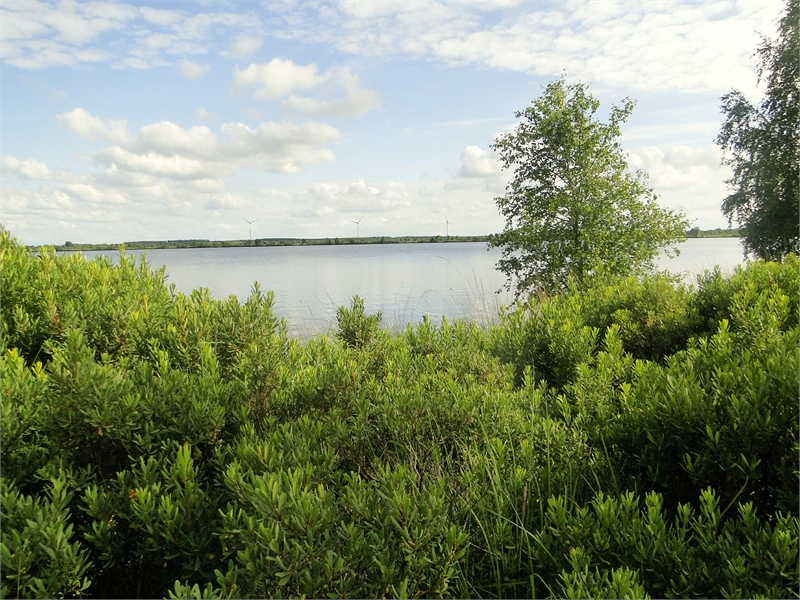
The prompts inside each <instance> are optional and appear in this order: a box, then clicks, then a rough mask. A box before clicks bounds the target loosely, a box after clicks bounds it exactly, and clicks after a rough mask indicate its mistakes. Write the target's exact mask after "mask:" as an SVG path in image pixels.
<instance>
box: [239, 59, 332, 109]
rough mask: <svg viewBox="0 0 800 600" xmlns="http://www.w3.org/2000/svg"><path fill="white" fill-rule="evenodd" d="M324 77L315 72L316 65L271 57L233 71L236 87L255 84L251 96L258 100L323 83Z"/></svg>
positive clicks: (271, 98) (270, 98)
mask: <svg viewBox="0 0 800 600" xmlns="http://www.w3.org/2000/svg"><path fill="white" fill-rule="evenodd" d="M325 80H326V78H325V77H324V76H322V75H320V74H319V73H318V72H317V65H314V64H311V65H305V66H302V65H296V64H294V63H293V62H292V61H291V60H282V59H280V58H273V59H272V60H271V61H270V62H268V63H261V64H256V63H252V64H251V65H250V66H248V67H247V68H245V69H242V70H239V68H238V67H237V68H236V69H234V71H233V81H234V84H235V85H236V87H239V88H245V87H249V86H256V88H257V89H256V91H255V92H254V93H253V97H254V98H257V99H259V100H274V99H275V98H279V97H281V96H285V95H286V94H290V93H291V92H293V91H294V90H309V89H311V88H314V87H317V86H318V85H319V84H321V83H323V82H324V81H325Z"/></svg>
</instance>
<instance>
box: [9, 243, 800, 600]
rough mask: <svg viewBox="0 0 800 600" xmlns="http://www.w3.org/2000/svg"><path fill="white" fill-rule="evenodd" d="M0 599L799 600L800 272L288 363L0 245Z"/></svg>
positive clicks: (739, 276)
mask: <svg viewBox="0 0 800 600" xmlns="http://www.w3.org/2000/svg"><path fill="white" fill-rule="evenodd" d="M1 235H2V239H1V240H0V244H1V246H0V253H1V254H0V257H1V259H2V291H3V296H2V310H1V311H0V316H1V317H2V318H1V319H0V327H1V328H0V335H2V346H3V355H2V358H0V381H2V392H3V394H2V441H3V444H2V449H1V450H2V545H1V546H0V550H2V557H1V558H2V588H0V592H1V593H2V596H3V597H62V596H70V597H72V596H87V597H160V596H161V597H163V596H168V597H178V598H190V597H192V598H201V597H207V598H214V597H217V598H221V597H272V596H287V595H291V596H303V595H305V596H308V597H339V596H350V597H383V596H403V597H434V596H437V597H438V596H458V597H477V596H481V597H523V596H525V597H630V598H634V597H644V596H646V595H650V596H653V597H691V596H707V597H748V596H749V597H752V596H765V597H797V595H798V565H797V557H798V520H797V506H798V458H797V457H798V402H797V381H798V316H797V315H798V310H797V298H798V287H799V286H798V266H799V265H798V261H797V259H796V258H794V257H790V258H789V259H787V260H786V261H785V262H784V263H783V264H774V263H763V262H759V263H754V264H752V265H750V266H749V267H748V268H747V269H742V270H739V271H737V272H736V273H735V274H734V275H733V276H732V277H730V278H724V277H722V276H721V275H720V274H719V273H710V274H708V275H707V276H706V277H705V278H703V279H702V280H701V281H700V283H699V286H698V289H697V290H694V289H690V288H685V287H681V286H677V285H675V284H674V283H673V282H672V281H670V280H668V279H666V278H664V277H653V278H648V279H645V280H644V281H639V280H635V279H622V280H619V279H618V280H608V281H602V282H597V283H596V284H595V285H593V286H592V287H591V288H590V289H589V290H587V291H585V292H583V293H579V292H578V291H577V290H570V291H567V292H566V293H565V294H563V295H559V296H553V297H550V298H539V299H536V300H534V301H532V302H531V303H530V304H529V305H527V306H524V307H523V306H520V307H517V308H516V309H515V310H513V311H509V312H508V313H507V314H506V315H504V316H503V317H502V318H501V319H500V322H499V323H498V324H497V325H496V326H495V327H493V328H491V329H490V330H484V329H481V328H479V327H477V326H474V325H471V324H468V323H462V322H455V323H451V322H448V321H443V322H442V323H441V325H434V324H433V323H431V322H430V321H427V320H426V321H424V322H423V323H421V324H420V325H419V326H417V327H409V328H408V329H407V330H406V331H405V333H403V334H401V335H396V336H392V335H389V334H388V333H387V332H385V331H384V330H382V329H380V327H379V324H380V315H370V314H368V311H367V310H366V307H365V306H364V304H363V302H361V301H360V300H359V299H355V300H354V302H353V305H352V306H351V307H350V308H345V307H343V308H342V309H340V310H339V313H338V321H339V330H338V332H337V334H336V335H335V336H334V337H331V338H327V337H319V338H316V339H312V340H310V341H308V342H306V343H300V342H297V341H295V340H290V339H288V338H287V336H286V333H285V331H286V328H285V326H284V324H283V323H282V321H281V320H280V319H278V318H277V317H276V316H275V315H274V313H273V310H272V296H271V294H263V293H262V292H261V291H260V290H259V289H258V288H257V287H256V288H254V290H253V294H252V295H251V297H250V298H249V299H248V301H247V302H246V303H244V304H243V305H240V304H239V303H238V302H237V301H236V300H235V298H232V299H229V300H226V301H216V300H212V299H211V298H210V296H209V295H208V292H204V291H196V292H194V293H193V294H192V295H190V296H185V295H182V294H178V293H176V292H175V290H174V289H173V288H171V287H170V286H168V285H167V284H166V283H165V277H164V273H163V272H162V271H155V272H154V271H152V270H150V269H149V267H148V266H147V265H146V264H144V263H139V264H137V263H136V262H135V261H134V260H133V259H131V258H129V257H124V256H123V257H121V259H120V262H119V265H118V266H112V265H111V263H110V262H109V261H107V260H106V259H98V260H96V261H93V262H87V261H85V260H83V259H81V258H80V257H79V256H69V257H65V256H56V255H54V254H53V253H48V252H45V253H41V254H38V255H32V254H30V253H29V252H28V251H27V250H26V249H25V248H23V247H22V246H20V245H19V244H18V243H17V242H16V241H15V240H14V239H13V238H11V237H10V236H9V235H8V233H7V232H2V234H1Z"/></svg>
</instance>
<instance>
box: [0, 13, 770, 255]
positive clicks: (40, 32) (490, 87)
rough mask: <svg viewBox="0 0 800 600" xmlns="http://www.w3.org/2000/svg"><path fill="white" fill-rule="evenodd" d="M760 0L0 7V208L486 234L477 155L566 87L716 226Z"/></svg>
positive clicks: (493, 175) (485, 172) (660, 184)
mask: <svg viewBox="0 0 800 600" xmlns="http://www.w3.org/2000/svg"><path fill="white" fill-rule="evenodd" d="M782 7H783V3H782V2H781V1H780V0H764V1H724V2H717V1H709V2H679V1H674V2H658V1H648V2H630V1H628V2H615V1H599V2H584V1H570V2H544V1H542V2H539V1H527V2H516V1H513V0H512V1H496V2H492V1H485V2H481V1H475V2H464V1H453V2H451V1H448V0H441V1H439V2H432V1H414V0H403V1H402V2H391V1H379V0H367V1H355V2H349V1H342V2H331V3H324V2H283V3H282V2H274V1H273V2H263V3H258V2H226V1H219V2H217V1H206V2H150V3H135V2H134V3H124V2H72V1H64V2H53V3H48V2H36V1H34V0H25V1H21V2H19V1H14V0H3V2H2V5H0V27H2V30H1V31H0V36H1V39H0V57H1V59H2V136H1V139H0V143H1V144H2V148H0V156H1V157H2V190H1V192H2V210H1V212H2V214H1V215H0V221H1V222H2V224H3V225H5V226H6V227H7V228H8V229H10V230H11V232H12V234H14V235H15V236H17V237H18V238H19V239H20V240H21V241H23V242H24V243H30V244H39V243H63V242H64V241H65V240H70V241H73V242H121V241H132V240H156V239H186V238H208V239H241V238H246V237H247V235H248V229H247V224H246V223H245V222H244V220H243V219H244V218H247V219H250V220H253V219H258V222H256V223H255V224H254V225H253V236H254V237H328V236H340V237H343V236H352V235H355V233H356V226H355V225H354V224H353V223H352V222H351V221H354V220H358V219H361V218H362V217H363V219H362V220H361V234H362V235H415V234H420V235H436V234H442V235H443V234H444V233H445V226H446V225H445V219H448V220H449V221H450V223H451V225H450V233H451V234H463V235H469V234H486V233H491V232H496V231H500V230H501V229H502V225H503V223H502V220H501V219H500V217H499V216H498V213H497V210H496V207H495V204H494V200H493V199H494V197H496V196H497V195H500V194H502V192H503V189H504V186H505V184H506V182H507V177H508V174H507V172H504V171H502V170H501V169H500V165H499V164H498V162H497V161H496V159H495V157H494V155H493V154H492V152H491V148H490V145H491V143H492V141H493V140H494V138H495V136H497V135H498V134H499V133H502V132H505V131H509V130H510V129H511V128H512V127H513V126H514V122H515V120H514V112H515V111H518V110H521V109H523V108H525V107H526V106H528V105H529V104H530V102H531V101H532V100H533V99H534V98H535V97H537V96H538V95H540V94H541V92H542V89H543V86H544V85H546V84H547V83H548V82H549V81H551V80H553V79H555V78H557V77H558V76H559V75H560V74H561V73H562V72H565V73H566V74H567V76H568V79H569V80H571V81H576V80H579V81H581V82H583V83H585V84H588V85H589V86H590V91H591V92H592V93H593V94H595V95H596V96H597V97H598V98H599V99H600V100H601V102H602V107H601V112H602V113H603V114H602V116H603V119H605V116H606V114H607V110H608V108H609V107H610V106H611V105H612V104H613V103H617V102H619V101H620V100H621V99H622V98H625V97H628V96H629V97H632V98H635V99H637V101H638V105H637V107H636V109H635V111H634V114H633V116H632V117H631V119H630V120H629V122H628V123H627V124H626V126H625V128H624V136H623V145H624V147H625V149H626V151H627V152H629V153H630V157H629V162H630V164H631V165H632V167H634V168H641V169H643V170H644V171H646V172H647V173H649V175H650V185H651V186H652V187H653V188H654V190H655V191H656V192H657V193H658V194H659V195H660V201H661V202H662V203H663V204H664V205H665V206H669V207H672V208H681V209H683V210H684V211H685V212H686V213H687V214H688V216H689V217H690V218H691V219H692V220H693V221H694V224H695V225H697V226H700V227H702V228H711V227H719V226H725V225H726V221H725V220H724V219H723V217H722V216H721V215H720V212H719V205H720V202H721V201H722V199H723V197H724V196H725V195H726V187H725V184H724V180H725V179H726V178H727V177H728V172H727V171H726V169H725V168H723V167H721V166H720V164H719V162H720V154H719V151H718V149H717V148H716V147H715V146H714V144H713V140H714V137H715V136H716V133H717V131H718V129H719V126H720V124H721V122H722V116H721V115H720V113H719V97H720V96H721V95H722V94H724V93H725V92H727V91H728V90H730V89H731V88H738V89H740V90H741V91H742V92H744V93H745V94H746V95H747V96H748V97H750V98H751V99H753V100H757V99H758V98H759V97H760V91H759V89H758V88H757V87H756V62H755V59H754V58H753V56H752V54H753V52H754V50H755V49H756V47H757V45H758V43H759V32H760V33H762V34H765V35H767V36H774V35H775V30H776V20H777V19H778V18H779V17H780V14H781V10H782Z"/></svg>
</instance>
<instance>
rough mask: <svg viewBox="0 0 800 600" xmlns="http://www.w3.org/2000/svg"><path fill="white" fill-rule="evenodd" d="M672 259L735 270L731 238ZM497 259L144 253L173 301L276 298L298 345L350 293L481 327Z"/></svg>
mask: <svg viewBox="0 0 800 600" xmlns="http://www.w3.org/2000/svg"><path fill="white" fill-rule="evenodd" d="M680 250H681V255H680V256H679V257H677V258H672V259H670V258H668V257H665V256H664V257H661V258H660V259H659V261H658V268H659V269H665V270H669V271H672V272H673V273H682V274H683V275H684V277H685V278H686V280H687V281H693V280H694V276H695V274H697V273H702V272H703V271H704V270H705V269H710V268H713V267H714V266H715V265H719V266H720V267H721V268H722V270H723V271H731V270H733V268H734V267H735V266H736V265H739V264H742V262H743V260H742V250H741V246H740V244H739V240H738V239H737V238H717V239H690V240H688V241H687V242H686V243H685V244H682V245H681V247H680ZM101 254H105V255H109V254H111V253H108V252H84V253H83V255H84V256H86V257H87V258H93V257H95V256H98V255H101ZM132 254H136V255H141V254H142V253H141V252H140V251H136V252H132ZM111 255H112V256H114V255H113V254H111ZM499 257H500V251H499V250H497V249H493V250H488V251H487V249H486V244H485V243H482V242H476V243H453V244H386V245H379V244H371V245H363V246H356V245H354V246H284V247H272V248H264V247H250V248H191V249H178V250H149V251H148V252H147V260H148V262H149V263H150V264H151V265H152V266H153V267H159V266H161V265H165V266H166V268H167V281H168V282H169V283H173V284H175V288H176V290H177V291H179V292H183V293H187V294H188V293H190V292H191V291H192V290H193V289H195V288H198V287H206V288H209V289H210V290H211V295H212V296H213V297H215V298H227V297H228V296H230V295H235V296H236V297H237V298H238V299H239V300H240V301H244V300H246V299H247V296H248V295H249V294H250V290H251V287H252V285H253V282H254V281H258V282H259V283H260V284H261V287H262V289H263V290H272V291H273V292H274V293H275V312H276V313H277V314H279V315H281V316H283V317H285V318H286V319H287V321H288V324H289V333H290V335H293V336H298V337H307V336H311V335H314V334H317V333H321V332H326V331H328V330H329V329H330V327H331V323H333V322H335V315H336V308H337V307H338V306H341V305H347V304H349V303H350V299H351V298H352V297H353V296H354V295H356V294H357V295H359V296H361V297H362V298H364V301H365V302H366V305H367V311H368V312H374V311H377V310H382V311H383V322H384V325H386V326H388V327H390V328H398V327H403V326H405V324H407V323H409V322H413V323H417V322H419V321H420V320H422V317H423V315H428V316H430V317H431V318H432V319H434V320H439V319H441V317H442V315H445V316H447V317H448V318H469V319H473V320H478V321H482V322H486V321H489V320H491V319H493V318H494V317H495V315H496V314H497V311H498V309H499V308H500V306H501V305H503V304H505V305H508V304H511V303H512V302H513V295H512V294H510V293H509V292H506V291H505V290H503V291H501V292H500V293H495V292H497V291H498V290H500V288H502V286H503V284H504V283H505V278H504V277H503V275H502V274H501V273H499V272H498V271H496V270H495V268H494V267H495V264H496V263H497V260H498V259H499Z"/></svg>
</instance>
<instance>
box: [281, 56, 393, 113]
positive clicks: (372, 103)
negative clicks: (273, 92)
mask: <svg viewBox="0 0 800 600" xmlns="http://www.w3.org/2000/svg"><path fill="white" fill-rule="evenodd" d="M328 77H329V79H330V80H331V81H332V82H333V84H334V86H338V87H342V88H344V92H345V96H344V98H336V99H334V100H315V99H313V98H306V97H301V96H294V95H292V96H290V97H289V98H288V99H287V102H286V104H287V105H288V106H290V107H292V108H294V109H297V110H299V111H301V112H305V113H310V114H326V115H333V116H335V117H344V118H348V117H358V116H360V115H363V114H365V113H368V112H369V111H371V110H376V109H379V108H381V97H380V94H378V92H376V91H374V90H368V89H366V88H364V87H362V86H361V83H360V82H359V80H358V77H357V76H356V75H353V74H352V73H351V72H350V70H349V69H348V68H347V67H341V68H337V69H331V71H329V72H328Z"/></svg>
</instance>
